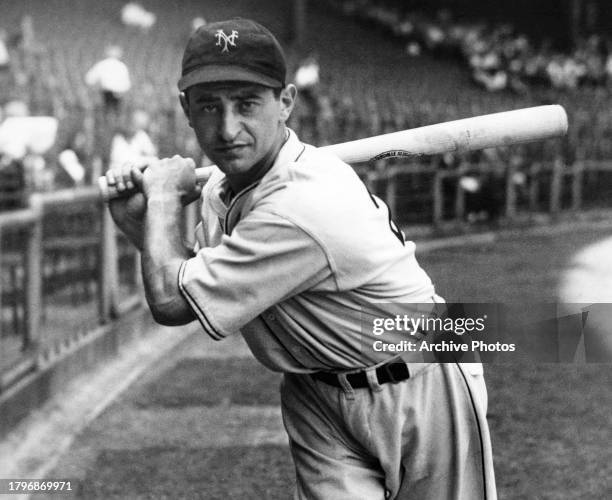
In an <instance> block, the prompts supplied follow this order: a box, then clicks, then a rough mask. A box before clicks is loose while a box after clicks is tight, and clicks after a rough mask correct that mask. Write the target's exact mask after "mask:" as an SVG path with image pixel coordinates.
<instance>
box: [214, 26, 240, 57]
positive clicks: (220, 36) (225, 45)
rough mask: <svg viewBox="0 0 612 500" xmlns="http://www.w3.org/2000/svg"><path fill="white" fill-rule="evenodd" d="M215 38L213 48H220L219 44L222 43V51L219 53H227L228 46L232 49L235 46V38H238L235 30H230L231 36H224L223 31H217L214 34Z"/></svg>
mask: <svg viewBox="0 0 612 500" xmlns="http://www.w3.org/2000/svg"><path fill="white" fill-rule="evenodd" d="M215 37H216V38H217V43H216V44H215V47H221V42H223V49H221V52H229V48H228V44H229V45H231V46H232V47H235V46H236V38H238V32H237V31H236V30H232V34H231V35H229V36H228V35H226V34H225V32H224V31H223V30H217V32H216V33H215Z"/></svg>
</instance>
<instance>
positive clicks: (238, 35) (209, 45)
mask: <svg viewBox="0 0 612 500" xmlns="http://www.w3.org/2000/svg"><path fill="white" fill-rule="evenodd" d="M286 74H287V63H286V61H285V55H284V54H283V49H282V48H281V46H280V44H279V43H278V40H277V39H276V38H275V37H274V35H273V34H272V33H271V32H270V31H269V30H268V29H266V28H264V27H263V26H262V25H261V24H259V23H256V22H255V21H252V20H250V19H243V18H234V19H229V20H227V21H219V22H214V23H210V24H206V25H205V26H201V27H199V28H198V29H197V30H196V31H195V32H194V33H193V34H192V35H191V37H190V39H189V42H187V47H186V48H185V53H184V55H183V62H182V72H181V78H180V80H179V82H178V87H179V90H180V91H181V92H182V91H184V90H185V89H187V88H188V87H191V86H192V85H196V84H198V83H210V82H222V81H243V82H251V83H258V84H260V85H264V86H266V87H272V88H278V87H284V86H285V77H286Z"/></svg>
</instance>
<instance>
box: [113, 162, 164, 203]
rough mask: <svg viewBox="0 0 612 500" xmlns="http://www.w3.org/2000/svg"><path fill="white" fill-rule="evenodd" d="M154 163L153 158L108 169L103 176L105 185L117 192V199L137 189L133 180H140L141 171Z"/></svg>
mask: <svg viewBox="0 0 612 500" xmlns="http://www.w3.org/2000/svg"><path fill="white" fill-rule="evenodd" d="M153 161H155V158H145V157H143V158H140V159H138V160H136V161H130V162H125V163H123V164H122V165H120V166H114V167H112V168H109V169H108V171H107V172H106V174H105V177H106V184H107V185H108V187H109V188H112V189H114V190H116V191H117V194H118V195H119V197H123V196H126V195H127V193H130V192H133V191H135V190H137V189H138V187H137V184H136V182H135V181H134V179H135V178H140V174H141V173H142V171H143V170H144V169H145V168H147V166H148V165H149V164H150V163H152V162H153Z"/></svg>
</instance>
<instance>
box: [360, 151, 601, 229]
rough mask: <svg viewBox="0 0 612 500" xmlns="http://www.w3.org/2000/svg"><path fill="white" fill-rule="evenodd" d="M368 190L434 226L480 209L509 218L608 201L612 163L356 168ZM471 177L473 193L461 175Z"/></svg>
mask: <svg viewBox="0 0 612 500" xmlns="http://www.w3.org/2000/svg"><path fill="white" fill-rule="evenodd" d="M357 171H358V173H359V175H360V177H361V178H362V179H363V180H364V182H365V183H366V185H367V186H368V188H369V189H370V191H371V192H373V193H375V194H376V195H378V196H379V197H381V198H383V199H385V200H386V202H387V204H388V206H389V208H390V210H391V213H392V214H393V216H394V218H395V220H396V222H398V223H400V224H401V225H412V224H420V225H421V224H422V225H431V226H433V227H440V226H444V225H451V226H452V225H453V224H455V225H456V224H457V223H464V222H467V221H468V220H469V216H470V215H471V214H473V211H478V210H480V209H482V208H483V206H484V208H486V209H487V210H489V212H490V213H489V214H487V222H491V221H492V220H504V221H506V222H509V223H512V221H516V220H518V219H525V218H530V217H533V216H535V215H538V214H542V213H546V214H550V215H552V216H555V215H557V214H560V213H561V212H563V211H569V210H581V209H603V208H609V207H610V206H612V163H611V162H605V161H577V162H574V163H573V164H571V165H566V164H564V163H563V162H562V161H561V160H556V161H549V162H534V163H532V164H530V165H529V166H527V167H525V166H522V167H518V166H512V165H510V166H508V165H505V164H500V165H491V164H490V163H486V164H485V163H483V164H471V163H465V164H462V165H460V166H459V167H458V168H454V169H443V168H439V167H438V166H437V165H436V164H435V162H432V164H430V165H428V164H423V163H415V164H412V165H400V164H398V165H394V166H391V167H388V168H381V169H374V170H372V169H370V168H367V169H363V170H359V169H358V170H357ZM468 176H471V177H474V178H476V179H478V180H479V181H480V184H481V188H483V189H481V190H480V191H479V192H478V193H476V194H474V193H471V192H470V191H468V190H467V189H465V188H464V185H463V183H462V182H461V180H462V179H463V178H465V177H468Z"/></svg>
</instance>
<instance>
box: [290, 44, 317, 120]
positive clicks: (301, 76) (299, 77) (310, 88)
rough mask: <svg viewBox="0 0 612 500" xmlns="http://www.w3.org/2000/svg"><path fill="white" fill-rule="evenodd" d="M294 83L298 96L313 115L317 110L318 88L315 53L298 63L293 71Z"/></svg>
mask: <svg viewBox="0 0 612 500" xmlns="http://www.w3.org/2000/svg"><path fill="white" fill-rule="evenodd" d="M294 83H295V86H296V87H297V89H298V92H299V95H300V98H302V100H303V102H304V103H306V105H307V106H308V108H309V110H310V112H311V113H312V114H313V116H314V115H315V114H316V112H317V100H318V96H317V92H318V89H319V61H318V57H317V55H316V54H310V55H309V56H308V57H306V58H305V59H304V60H303V61H302V62H301V63H300V65H299V67H298V69H297V71H296V72H295V78H294Z"/></svg>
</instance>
